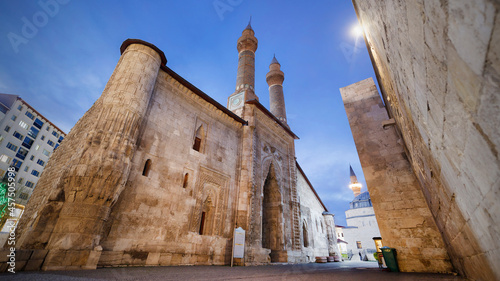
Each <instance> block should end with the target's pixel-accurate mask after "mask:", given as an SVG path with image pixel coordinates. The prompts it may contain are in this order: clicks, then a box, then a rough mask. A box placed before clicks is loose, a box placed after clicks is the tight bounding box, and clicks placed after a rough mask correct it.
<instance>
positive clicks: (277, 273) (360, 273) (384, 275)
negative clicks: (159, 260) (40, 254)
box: [0, 261, 465, 281]
mask: <svg viewBox="0 0 500 281" xmlns="http://www.w3.org/2000/svg"><path fill="white" fill-rule="evenodd" d="M0 280H5V281H7V280H16V281H22V280H26V281H38V280H50V281H57V280H70V281H73V280H74V281H80V280H145V281H146V280H147V281H150V280H287V281H292V280H304V281H305V280H307V281H309V280H343V281H349V280H383V281H392V280H405V281H412V280H465V279H463V278H461V277H459V276H453V275H446V274H425V273H394V272H387V271H384V270H381V269H379V268H378V266H377V264H376V263H375V262H353V261H349V262H341V263H325V264H317V263H309V264H295V265H289V264H284V265H268V266H247V267H233V268H231V267H229V266H175V267H174V266H172V267H122V268H99V269H97V270H80V271H45V272H40V271H37V272H18V273H15V274H12V273H2V274H0Z"/></svg>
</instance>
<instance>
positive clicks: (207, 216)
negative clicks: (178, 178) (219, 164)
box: [189, 167, 229, 236]
mask: <svg viewBox="0 0 500 281" xmlns="http://www.w3.org/2000/svg"><path fill="white" fill-rule="evenodd" d="M228 182H229V178H228V177H227V176H225V175H222V174H219V173H217V172H215V171H212V170H209V169H207V168H204V167H201V168H200V176H199V178H198V181H197V184H196V187H195V198H196V205H195V206H194V208H193V212H192V214H191V221H190V227H189V230H190V231H192V232H197V233H199V234H200V235H219V236H223V235H225V233H224V220H225V216H226V214H227V212H228V210H227V189H228Z"/></svg>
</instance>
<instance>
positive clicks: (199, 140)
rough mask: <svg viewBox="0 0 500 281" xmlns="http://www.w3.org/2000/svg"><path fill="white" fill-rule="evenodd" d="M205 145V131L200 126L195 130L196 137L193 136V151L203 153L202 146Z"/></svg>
mask: <svg viewBox="0 0 500 281" xmlns="http://www.w3.org/2000/svg"><path fill="white" fill-rule="evenodd" d="M204 144H205V130H204V129H203V126H200V127H199V128H198V130H196V135H195V136H194V143H193V149H194V150H196V151H198V152H203V146H204Z"/></svg>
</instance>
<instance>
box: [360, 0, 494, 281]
mask: <svg viewBox="0 0 500 281" xmlns="http://www.w3.org/2000/svg"><path fill="white" fill-rule="evenodd" d="M353 3H354V5H355V8H356V11H357V13H358V19H359V20H360V22H361V23H362V25H363V27H364V29H365V34H366V40H367V43H368V50H369V52H370V55H371V57H372V60H373V63H374V67H375V70H376V74H377V78H378V80H379V83H380V87H381V91H382V96H383V98H384V102H385V104H386V105H387V107H388V111H389V114H390V116H391V117H392V118H394V119H395V121H396V124H397V127H398V130H399V132H401V135H402V137H403V140H404V143H405V144H406V148H407V150H408V156H409V158H410V162H411V164H412V168H413V170H414V172H415V174H416V175H417V178H418V180H419V182H420V183H421V186H422V191H423V192H424V194H425V197H426V199H427V202H428V204H429V207H430V208H431V211H432V213H433V216H434V217H435V218H436V222H437V225H438V227H439V229H440V230H441V232H442V234H443V237H444V239H445V242H446V243H447V245H448V249H449V254H450V256H451V258H452V261H453V264H454V266H455V268H456V269H457V270H458V271H459V272H460V273H462V274H464V275H466V276H468V277H470V278H474V279H482V280H493V279H500V267H498V266H496V264H497V263H498V257H499V256H500V227H499V226H500V209H499V208H500V203H499V202H500V163H499V158H498V151H499V147H500V130H499V129H498V128H500V106H499V104H500V101H499V95H498V93H499V92H500V89H499V81H500V74H499V72H500V54H499V53H500V49H499V48H498V46H499V45H500V20H499V9H500V6H499V4H498V1H493V0H477V1H467V0H457V1H455V0H454V1H431V0H429V1H427V0H418V1H395V0H394V1H366V0H354V1H353ZM376 211H377V209H376Z"/></svg>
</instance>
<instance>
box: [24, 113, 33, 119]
mask: <svg viewBox="0 0 500 281" xmlns="http://www.w3.org/2000/svg"><path fill="white" fill-rule="evenodd" d="M25 114H26V116H28V118H29V119H31V120H33V119H35V115H33V113H31V112H29V111H26V113H25Z"/></svg>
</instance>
